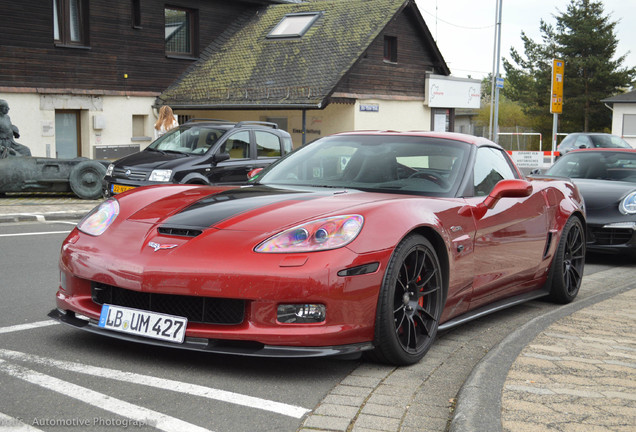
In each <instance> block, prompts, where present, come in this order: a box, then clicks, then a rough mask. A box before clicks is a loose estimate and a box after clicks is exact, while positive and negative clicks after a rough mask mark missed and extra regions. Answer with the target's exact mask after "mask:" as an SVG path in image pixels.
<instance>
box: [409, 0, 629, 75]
mask: <svg viewBox="0 0 636 432" xmlns="http://www.w3.org/2000/svg"><path fill="white" fill-rule="evenodd" d="M416 3H417V6H418V8H419V9H420V12H421V13H422V16H423V17H424V20H425V21H426V23H427V25H428V28H429V30H430V31H431V33H432V34H433V38H435V40H436V41H437V46H438V47H439V49H440V51H441V52H442V55H443V56H444V60H446V64H448V67H450V69H451V73H452V75H453V76H456V77H467V76H471V77H472V78H478V79H481V78H483V77H485V76H486V75H488V73H490V72H492V70H493V51H494V42H495V22H496V20H495V18H496V17H495V9H496V5H497V0H416ZM569 3H570V1H569V0H503V6H502V18H501V58H502V59H503V58H506V59H508V60H510V47H515V48H516V49H517V51H519V52H520V53H522V54H523V53H524V49H523V43H522V42H521V32H522V31H524V32H525V33H526V35H528V36H530V37H532V38H535V39H536V40H537V41H539V42H541V39H540V38H541V33H540V31H539V24H540V20H541V19H542V18H543V20H544V21H546V22H547V23H549V24H552V25H553V26H554V25H555V24H556V20H555V18H554V15H559V14H560V13H561V12H565V11H566V10H567V5H568V4H569ZM603 5H604V15H610V17H611V19H612V21H619V23H618V24H617V26H616V36H617V38H618V41H619V43H618V49H617V52H616V57H615V58H618V57H619V56H621V55H623V54H626V53H627V52H628V51H630V50H631V53H629V54H628V56H627V59H626V60H625V63H623V67H634V66H636V18H635V17H636V2H635V1H634V0H604V1H603ZM500 72H501V73H502V74H503V72H504V71H503V62H501V63H500Z"/></svg>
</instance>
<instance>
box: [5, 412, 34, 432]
mask: <svg viewBox="0 0 636 432" xmlns="http://www.w3.org/2000/svg"><path fill="white" fill-rule="evenodd" d="M0 431H11V432H41V431H42V429H38V428H34V427H33V426H29V425H28V424H25V423H23V422H22V421H21V419H18V418H15V417H10V416H8V415H6V414H2V413H0Z"/></svg>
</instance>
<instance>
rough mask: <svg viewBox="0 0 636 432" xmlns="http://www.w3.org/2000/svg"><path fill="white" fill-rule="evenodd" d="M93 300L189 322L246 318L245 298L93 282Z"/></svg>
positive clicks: (232, 322) (230, 322) (225, 322)
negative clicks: (134, 287)
mask: <svg viewBox="0 0 636 432" xmlns="http://www.w3.org/2000/svg"><path fill="white" fill-rule="evenodd" d="M91 295H92V298H93V302H95V303H97V304H99V305H103V304H104V303H108V304H112V305H116V306H124V307H129V308H133V309H141V310H146V311H150V312H159V313H164V314H168V315H177V316H182V317H186V318H187V319H188V321H189V322H195V323H202V324H220V325H237V324H241V323H242V322H243V319H244V318H245V301H244V300H238V299H226V298H216V297H199V296H183V295H174V294H157V293H148V292H138V291H131V290H127V289H124V288H119V287H115V286H112V285H106V284H101V283H96V282H93V283H92V285H91Z"/></svg>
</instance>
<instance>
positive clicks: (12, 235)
mask: <svg viewBox="0 0 636 432" xmlns="http://www.w3.org/2000/svg"><path fill="white" fill-rule="evenodd" d="M68 233H70V231H44V232H34V233H15V234H0V237H28V236H36V235H49V234H68Z"/></svg>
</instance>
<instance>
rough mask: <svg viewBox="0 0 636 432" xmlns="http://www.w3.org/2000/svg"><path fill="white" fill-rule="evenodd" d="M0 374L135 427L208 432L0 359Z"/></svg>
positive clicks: (168, 430) (169, 431) (181, 431)
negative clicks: (69, 398)
mask: <svg viewBox="0 0 636 432" xmlns="http://www.w3.org/2000/svg"><path fill="white" fill-rule="evenodd" d="M0 371H1V372H4V373H6V374H8V375H11V376H12V377H14V378H18V379H21V380H23V381H27V382H29V383H31V384H35V385H39V386H40V387H44V388H46V389H48V390H52V391H54V392H57V393H60V394H63V395H65V396H68V397H71V398H73V399H77V400H79V401H81V402H84V403H87V404H89V405H92V406H94V407H96V408H99V409H102V410H105V411H110V412H112V413H114V414H116V415H118V416H121V417H126V418H129V419H132V420H134V421H136V422H138V423H139V424H143V425H148V426H152V427H155V428H157V429H160V430H163V431H166V432H173V431H174V432H183V431H188V432H190V431H193V432H197V431H198V432H209V431H208V429H205V428H202V427H199V426H197V425H194V424H192V423H188V422H185V421H183V420H179V419H177V418H174V417H170V416H168V415H165V414H162V413H160V412H157V411H153V410H151V409H147V408H143V407H140V406H137V405H133V404H131V403H128V402H126V401H123V400H120V399H116V398H114V397H111V396H108V395H106V394H103V393H99V392H96V391H94V390H91V389H88V388H86V387H82V386H79V385H77V384H73V383H69V382H66V381H62V380H60V379H58V378H55V377H52V376H49V375H45V374H43V373H40V372H36V371H34V370H31V369H28V368H25V367H22V366H18V365H14V364H11V363H8V362H6V361H5V360H2V359H0Z"/></svg>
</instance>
